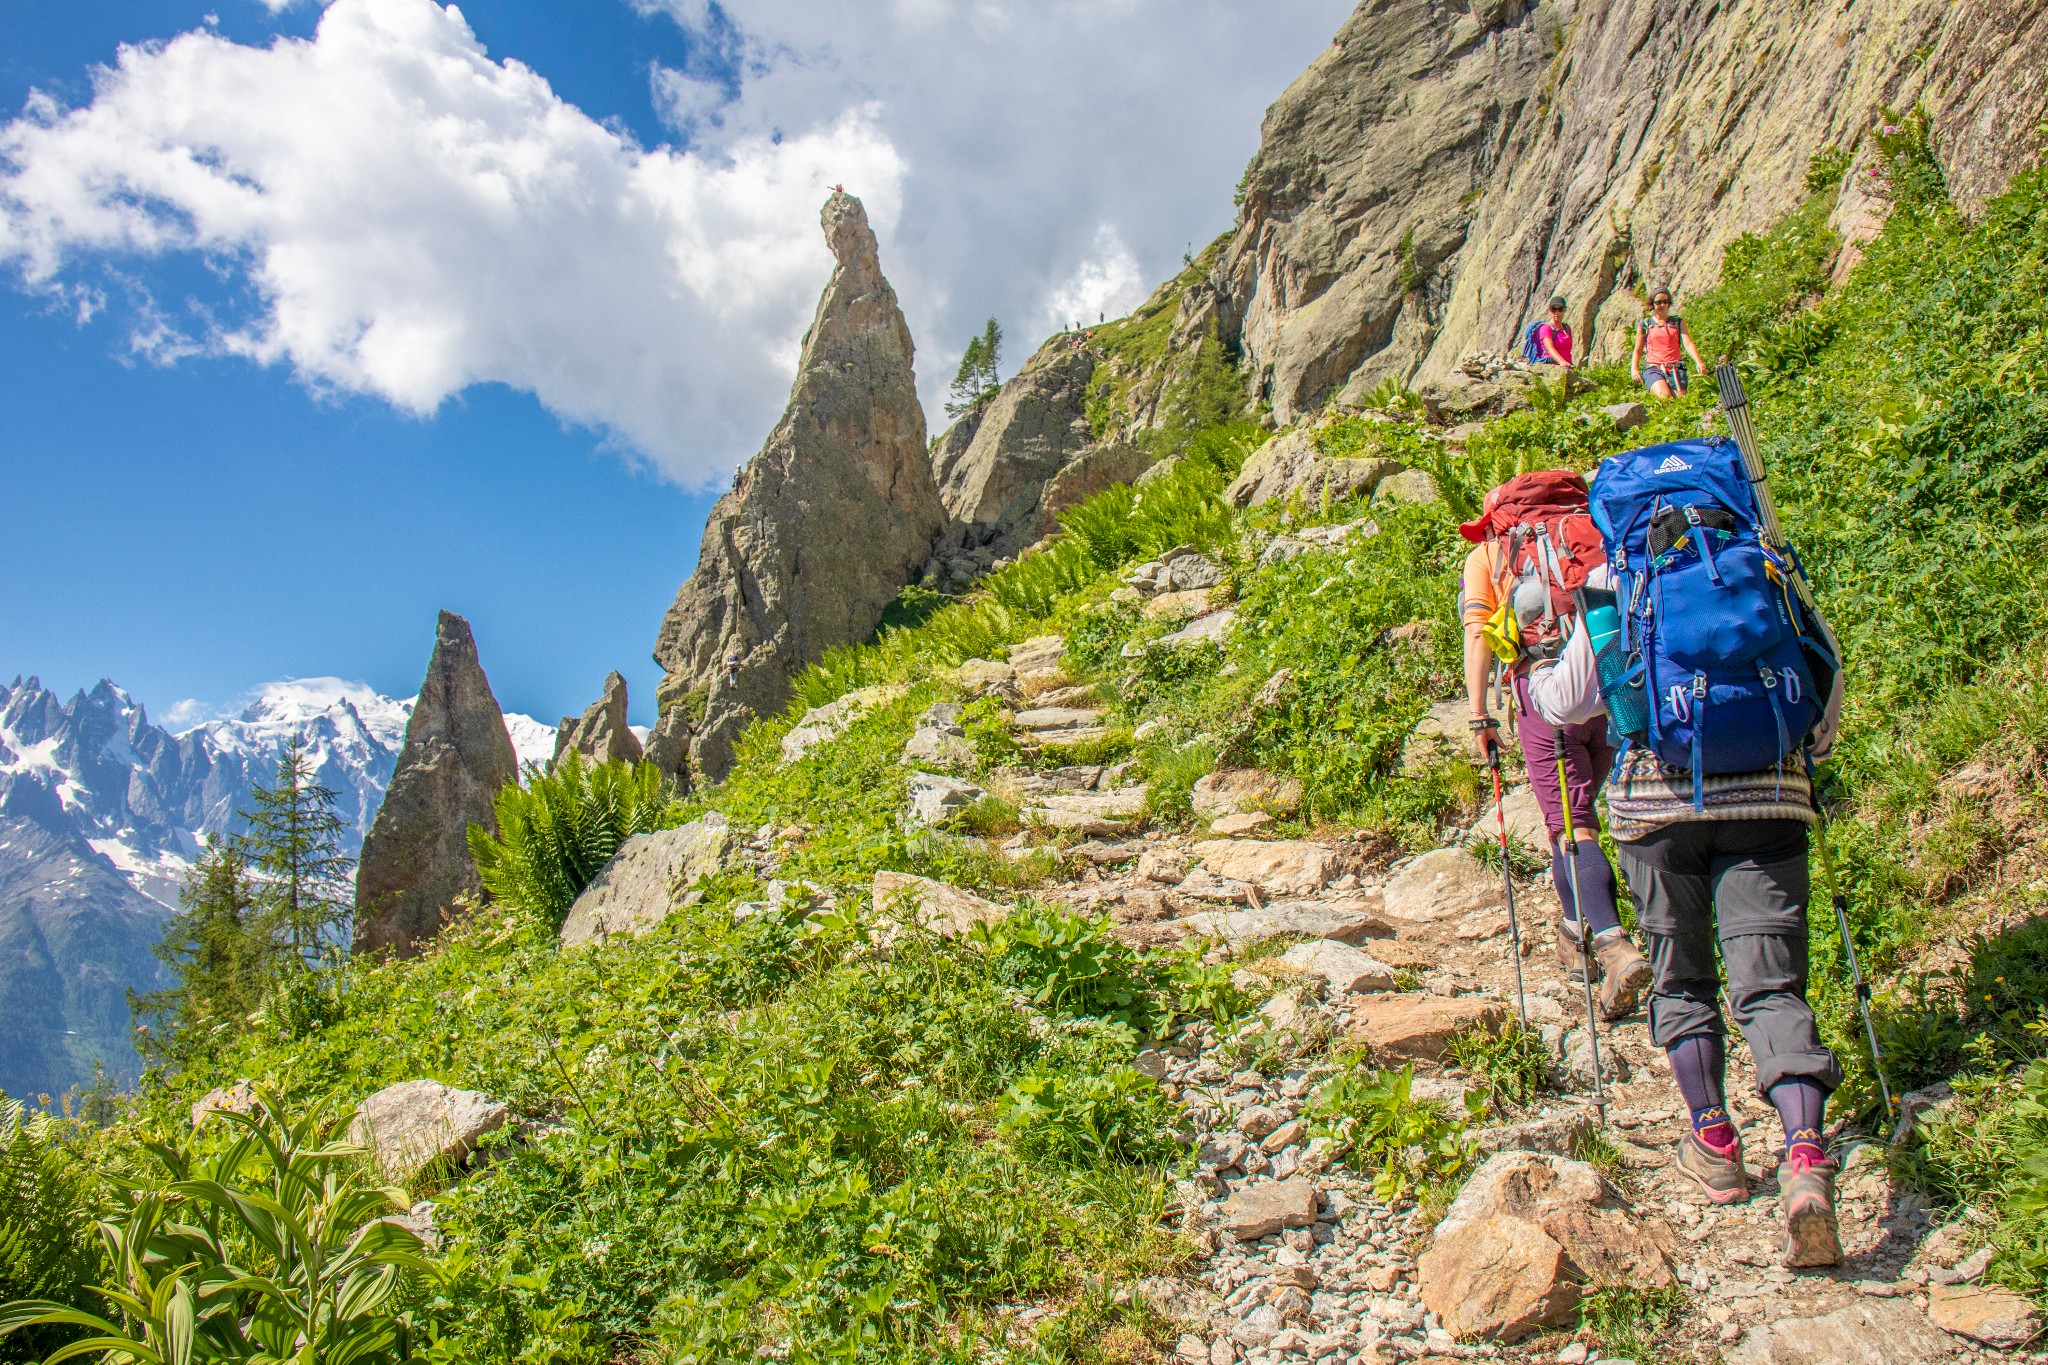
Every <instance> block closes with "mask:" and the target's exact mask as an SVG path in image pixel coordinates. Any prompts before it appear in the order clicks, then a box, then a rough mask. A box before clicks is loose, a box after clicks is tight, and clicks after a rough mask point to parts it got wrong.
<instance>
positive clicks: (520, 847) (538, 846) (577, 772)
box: [469, 749, 680, 929]
mask: <svg viewBox="0 0 2048 1365" xmlns="http://www.w3.org/2000/svg"><path fill="white" fill-rule="evenodd" d="M492 810H493V812H494V813H495V814H496V815H497V817H498V832H497V834H496V835H495V836H494V835H492V834H491V833H490V832H489V831H488V830H486V829H484V827H483V826H481V825H471V826H470V827H469V848H470V852H471V853H472V854H473V855H474V856H475V858H476V868H477V872H478V874H479V875H480V876H481V877H482V878H483V883H484V890H485V891H488V892H489V893H490V894H491V896H492V898H493V899H495V900H498V901H502V902H503V903H504V904H506V905H509V906H512V907H514V908H516V909H520V910H524V911H526V912H528V913H529V914H532V915H534V916H536V917H537V918H538V919H539V920H540V921H541V922H542V923H544V924H545V925H546V926H547V927H548V928H551V929H552V928H559V927H560V925H561V923H562V920H563V919H564V918H565V917H567V915H568V913H569V907H570V906H571V905H573V904H575V903H576V897H577V896H578V895H579V894H580V893H581V892H582V890H583V888H584V887H586V886H588V885H589V884H590V879H591V878H592V877H595V876H596V875H597V874H598V872H599V871H600V870H601V869H602V868H603V867H604V865H605V864H606V863H608V862H610V861H611V857H612V855H613V854H614V853H617V852H618V851H619V845H620V844H623V843H625V842H626V840H628V839H630V838H631V837H632V836H634V835H635V834H646V833H649V832H651V831H653V830H657V829H663V828H665V827H667V826H669V825H673V824H677V823H680V822H679V821H678V820H677V819H676V818H675V803H674V802H673V801H672V800H671V799H670V797H669V793H668V787H667V785H666V784H665V783H664V782H663V781H662V778H661V774H660V773H659V772H657V771H656V770H655V768H654V766H653V765H652V764H649V763H642V764H638V765H633V764H628V763H623V762H619V761H617V760H614V761H612V762H609V763H596V764H593V763H590V762H588V761H586V760H585V759H584V757H583V755H582V754H579V753H577V752H576V751H575V750H574V749H571V750H570V751H569V752H567V753H565V754H563V755H562V757H561V760H560V761H559V762H557V763H556V764H555V765H554V767H553V769H551V770H550V771H548V772H544V773H542V772H536V773H531V774H529V775H528V776H527V779H526V784H525V785H524V786H517V785H515V786H510V787H507V788H505V790H503V791H501V792H499V793H498V797H497V800H496V801H494V802H493V803H492Z"/></svg>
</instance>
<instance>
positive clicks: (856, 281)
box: [654, 191, 946, 782]
mask: <svg viewBox="0 0 2048 1365" xmlns="http://www.w3.org/2000/svg"><path fill="white" fill-rule="evenodd" d="M821 217H822V220H823V223H824V228H825V240H826V242H827V244H828V245H830V247H831V248H832V254H833V256H834V257H835V258H836V259H837V261H838V265H837V267H836V268H835V269H834V270H833V272H832V278H831V281H830V282H829V283H828V284H827V285H826V286H825V293H824V297H823V298H821V299H820V300H819V301H818V312H817V316H816V318H815V319H814V320H813V321H812V323H811V329H810V331H809V332H808V333H807V334H806V335H805V337H804V346H803V355H802V359H801V361H800V362H799V364H798V366H797V375H796V383H795V384H794V385H793V386H792V388H791V390H790V396H789V408H788V410H787V411H785V412H784V413H783V416H782V420H781V421H780V422H778V423H777V424H776V426H775V430H774V431H773V432H772V433H770V435H769V437H768V441H767V444H766V445H764V446H763V447H762V448H761V453H760V454H758V455H756V456H755V457H754V458H753V460H752V461H751V462H749V463H748V464H747V466H746V467H745V468H744V469H742V470H741V471H740V472H739V474H738V476H737V477H736V478H735V479H734V481H733V488H732V491H731V492H730V493H727V494H726V495H725V496H724V497H722V498H720V499H719V500H718V504H717V506H715V507H714V508H713V509H712V511H711V517H710V521H709V523H708V524H707V525H706V526H705V528H704V541H703V548H702V550H701V551H700V552H699V557H698V561H697V571H696V573H694V574H693V575H691V577H690V580H689V581H688V582H686V583H684V584H683V586H682V589H681V591H679V592H678V593H677V594H676V600H675V604H674V605H673V606H672V607H670V608H669V612H668V616H667V618H666V619H665V620H664V621H663V622H662V626H661V634H660V636H659V638H658V639H657V640H656V642H655V646H654V658H655V662H657V663H659V664H660V665H661V666H662V668H663V669H664V670H665V673H666V676H665V677H664V678H663V680H662V685H661V701H662V707H663V710H664V711H666V710H667V709H669V708H670V707H672V706H676V705H691V706H693V709H694V699H693V700H691V701H686V700H685V698H686V697H688V696H689V694H691V693H698V694H699V696H700V698H701V701H702V722H701V723H700V724H698V725H697V726H696V727H695V734H694V735H693V737H692V739H691V757H692V759H693V765H692V766H693V767H694V769H695V770H696V771H697V772H699V773H701V774H702V775H703V776H704V777H705V778H707V779H708V780H711V781H714V782H715V781H718V780H720V779H721V778H723V777H724V775H725V772H726V770H727V768H729V767H730V766H731V763H732V745H733V740H734V739H735V738H736V737H737V736H738V734H739V732H740V730H741V729H743V728H744V727H745V726H746V724H747V723H748V722H749V721H751V720H753V719H754V718H755V717H757V716H767V715H773V714H775V713H776V712H778V711H780V710H781V709H782V708H783V707H784V706H785V705H787V704H788V702H789V699H790V697H791V695H792V691H791V686H790V683H791V680H792V679H793V678H794V677H795V676H796V674H797V673H798V672H800V671H801V670H802V669H803V668H805V667H806V666H807V665H809V664H811V663H813V662H815V661H816V660H817V659H819V658H820V657H821V656H822V655H823V654H824V653H825V651H826V650H828V649H831V648H832V647H834V646H835V645H843V644H849V643H852V642H853V641H856V640H860V639H864V638H866V636H867V635H868V634H869V633H870V632H872V631H873V630H874V628H875V626H876V625H877V624H878V623H879V622H880V621H881V619H882V612H883V610H884V609H885V608H886V607H887V606H888V605H889V603H890V602H891V601H893V600H894V599H895V597H896V594H897V593H898V592H900V591H901V590H902V588H903V586H904V585H905V584H906V583H908V582H910V581H911V579H912V578H913V577H915V576H916V574H917V571H918V570H919V569H920V568H921V567H922V566H923V565H924V564H925V562H926V561H927V560H928V559H929V558H930V555H931V549H932V543H933V541H934V539H935V538H936V537H937V536H938V534H939V532H940V531H941V530H942V529H943V528H944V527H945V525H946V513H945V509H944V508H943V507H942V506H941V505H940V503H939V496H938V491H937V488H936V486H935V484H934V481H933V478H932V466H931V459H930V456H929V455H928V453H927V451H926V447H925V424H924V409H923V408H922V407H920V406H919V404H918V401H917V384H916V379H915V376H914V375H913V373H912V369H911V361H912V355H913V348H912V345H911V341H910V329H909V328H908V327H907V326H906V325H905V324H904V321H903V313H902V310H901V309H900V308H898V307H897V304H896V292H895V291H894V290H893V289H891V288H890V287H889V282H888V280H886V279H884V278H883V276H882V266H881V261H880V258H879V257H878V256H877V254H876V248H875V234H874V233H873V232H872V231H871V230H870V229H869V227H868V220H867V214H866V212H865V210H863V209H862V208H861V203H860V200H858V199H856V198H854V197H853V196H852V195H850V194H846V193H844V192H841V191H835V192H834V193H833V195H832V197H831V198H830V199H828V200H826V201H825V208H824V212H823V214H822V215H821Z"/></svg>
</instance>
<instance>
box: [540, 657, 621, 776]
mask: <svg viewBox="0 0 2048 1365" xmlns="http://www.w3.org/2000/svg"><path fill="white" fill-rule="evenodd" d="M571 749H574V750H576V751H577V752H578V753H580V754H582V755H583V756H584V757H585V758H588V759H591V760H592V761H594V762H598V763H608V762H611V761H612V760H613V759H617V760H619V761H621V762H625V763H638V762H639V761H640V759H641V756H642V755H641V750H640V737H639V736H638V735H636V734H634V733H633V730H632V727H631V726H629V725H627V724H626V680H625V678H624V677H623V676H621V675H620V673H619V671H618V670H617V669H613V670H612V671H611V672H610V673H609V674H607V675H606V677H605V680H604V695H603V696H601V697H599V698H598V699H597V700H596V701H594V702H592V703H591V704H590V705H589V706H587V707H585V708H584V710H583V715H582V716H581V717H580V718H578V717H576V716H564V717H562V726H561V728H560V729H559V730H557V731H556V732H555V758H556V759H557V760H559V759H560V758H561V757H562V755H563V754H566V753H568V752H569V751H570V750H571Z"/></svg>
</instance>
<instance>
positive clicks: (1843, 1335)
mask: <svg viewBox="0 0 2048 1365" xmlns="http://www.w3.org/2000/svg"><path fill="white" fill-rule="evenodd" d="M1953 1348H1954V1343H1953V1342H1951V1341H1950V1340H1949V1338H1948V1336H1947V1335H1946V1334H1944V1333H1942V1332H1941V1331H1939V1330H1937V1329H1936V1328H1934V1327H1933V1326H1932V1325H1930V1324H1929V1323H1928V1321H1927V1319H1926V1317H1924V1316H1923V1315H1922V1314H1921V1313H1920V1312H1919V1310H1918V1309H1916V1308H1914V1307H1913V1305H1912V1304H1910V1303H1908V1302H1906V1301H1905V1300H1903V1299H1864V1300H1861V1301H1860V1302H1857V1303H1852V1304H1850V1305H1848V1306H1847V1307H1846V1308H1838V1309H1836V1310H1835V1311H1834V1312H1832V1313H1827V1314H1823V1315H1822V1316H1819V1317H1812V1318H1780V1319H1778V1320H1777V1321H1776V1322H1773V1323H1769V1324H1765V1325H1759V1326H1756V1327H1752V1328H1750V1329H1749V1331H1748V1332H1746V1333H1744V1334H1743V1337H1742V1340H1741V1341H1739V1342H1737V1343H1736V1344H1735V1345H1734V1346H1732V1347H1730V1348H1729V1349H1728V1351H1727V1352H1726V1353H1725V1354H1724V1355H1723V1356H1722V1357H1721V1359H1722V1362H1723V1365H1843V1363H1844V1362H1849V1361H1854V1362H1855V1363H1856V1365H1926V1362H1928V1361H1932V1360H1946V1359H1948V1358H1949V1357H1950V1356H1952V1355H1953V1354H1954V1349H1953Z"/></svg>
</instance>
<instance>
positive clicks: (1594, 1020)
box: [1557, 754, 1607, 1128]
mask: <svg viewBox="0 0 2048 1365" xmlns="http://www.w3.org/2000/svg"><path fill="white" fill-rule="evenodd" d="M1557 803H1558V804H1559V805H1560V806H1562V807H1564V845H1565V847H1566V848H1567V849H1569V850H1570V856H1569V857H1567V858H1566V859H1565V868H1566V870H1567V871H1568V872H1569V873H1570V880H1571V884H1572V915H1573V917H1574V918H1576V919H1577V920H1578V922H1579V980H1580V981H1581V982H1582V983H1584V985H1585V988H1586V1041H1587V1043H1588V1044H1589V1045H1591V1047H1592V1049H1593V1109H1594V1111H1595V1112H1596V1113H1598V1114H1599V1115H1600V1126H1601V1127H1602V1128H1605V1127H1606V1126H1607V1087H1606V1083H1605V1082H1604V1081H1603V1080H1602V1079H1601V1076H1600V1017H1599V1015H1598V1013H1597V1012H1596V1011H1595V1010H1594V1008H1593V926H1592V925H1590V924H1588V923H1586V904H1585V902H1584V901H1583V900H1581V899H1580V897H1579V836H1578V832H1577V831H1576V830H1574V829H1573V828H1572V789H1571V783H1570V781H1569V779H1568V778H1567V777H1566V775H1565V770H1564V755H1563V754H1559V755H1558V756H1557Z"/></svg>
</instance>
